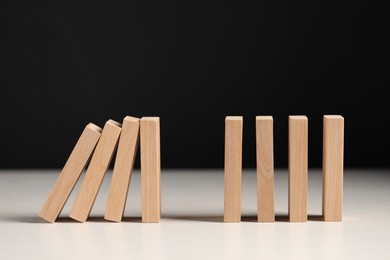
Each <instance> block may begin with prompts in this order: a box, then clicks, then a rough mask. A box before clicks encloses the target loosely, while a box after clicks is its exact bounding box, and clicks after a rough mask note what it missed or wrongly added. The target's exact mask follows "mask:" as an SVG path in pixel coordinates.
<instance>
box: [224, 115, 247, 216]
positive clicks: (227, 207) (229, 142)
mask: <svg viewBox="0 0 390 260" xmlns="http://www.w3.org/2000/svg"><path fill="white" fill-rule="evenodd" d="M242 125H243V118H242V116H227V117H226V118H225V175H224V222H240V221H241V193H242V180H241V179H242Z"/></svg>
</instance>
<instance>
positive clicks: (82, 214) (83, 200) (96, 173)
mask: <svg viewBox="0 0 390 260" xmlns="http://www.w3.org/2000/svg"><path fill="white" fill-rule="evenodd" d="M120 132H121V124H120V123H118V122H115V121H113V120H108V121H107V122H106V124H105V125H104V128H103V131H102V135H101V137H100V139H99V142H98V144H97V145H96V149H95V152H94V154H93V156H92V159H91V162H90V163H89V166H88V169H87V172H86V174H85V177H84V179H83V182H82V183H81V187H80V191H79V193H78V194H77V197H76V200H75V202H74V204H73V206H72V209H71V212H70V215H69V216H70V217H71V218H73V219H75V220H77V221H79V222H85V221H86V220H87V218H88V216H89V213H90V211H91V209H92V206H93V203H94V202H95V199H96V196H97V193H98V191H99V189H100V186H101V184H102V181H103V177H104V175H105V173H106V171H107V168H108V166H109V165H110V162H111V159H112V156H113V154H114V151H115V148H116V146H117V143H118V138H119V135H120Z"/></svg>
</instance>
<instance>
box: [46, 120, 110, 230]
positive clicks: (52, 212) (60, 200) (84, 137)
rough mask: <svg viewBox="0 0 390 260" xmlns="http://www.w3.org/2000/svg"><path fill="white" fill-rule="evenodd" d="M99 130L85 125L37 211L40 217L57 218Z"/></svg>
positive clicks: (52, 220)
mask: <svg viewBox="0 0 390 260" xmlns="http://www.w3.org/2000/svg"><path fill="white" fill-rule="evenodd" d="M101 131H102V129H101V128H100V127H98V126H96V125H94V124H92V123H90V124H88V125H87V126H86V127H85V129H84V131H83V133H82V134H81V136H80V138H79V140H78V141H77V143H76V146H75V147H74V148H73V151H72V153H71V154H70V156H69V158H68V160H67V161H66V163H65V166H64V168H63V169H62V171H61V173H60V175H59V176H58V178H57V180H56V182H55V183H54V186H53V188H52V189H51V191H50V194H49V196H48V198H47V200H46V202H45V204H44V205H43V207H42V209H41V211H40V212H39V216H40V217H41V218H43V219H45V220H46V221H48V222H51V223H53V222H54V221H55V220H56V219H57V217H58V215H59V214H60V213H61V210H62V208H63V207H64V205H65V203H66V201H67V200H68V198H69V195H70V193H71V192H72V190H73V188H74V186H75V184H76V182H77V180H78V179H79V177H80V175H81V172H82V171H83V169H84V167H85V165H86V164H87V162H88V160H89V158H90V157H91V154H92V152H93V150H94V148H95V146H96V144H97V142H98V140H99V138H100V133H101Z"/></svg>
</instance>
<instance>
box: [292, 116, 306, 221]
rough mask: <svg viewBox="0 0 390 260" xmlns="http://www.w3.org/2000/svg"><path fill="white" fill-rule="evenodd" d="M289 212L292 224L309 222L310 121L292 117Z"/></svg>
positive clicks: (300, 117)
mask: <svg viewBox="0 0 390 260" xmlns="http://www.w3.org/2000/svg"><path fill="white" fill-rule="evenodd" d="M288 188H289V192H288V212H289V218H290V221H291V222H306V221H307V194H308V120H307V117H306V116H290V117H289V131H288Z"/></svg>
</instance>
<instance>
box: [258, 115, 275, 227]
mask: <svg viewBox="0 0 390 260" xmlns="http://www.w3.org/2000/svg"><path fill="white" fill-rule="evenodd" d="M273 140H274V137H273V119H272V116H257V117H256V161H257V220H258V222H274V221H275V209H274V144H273Z"/></svg>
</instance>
